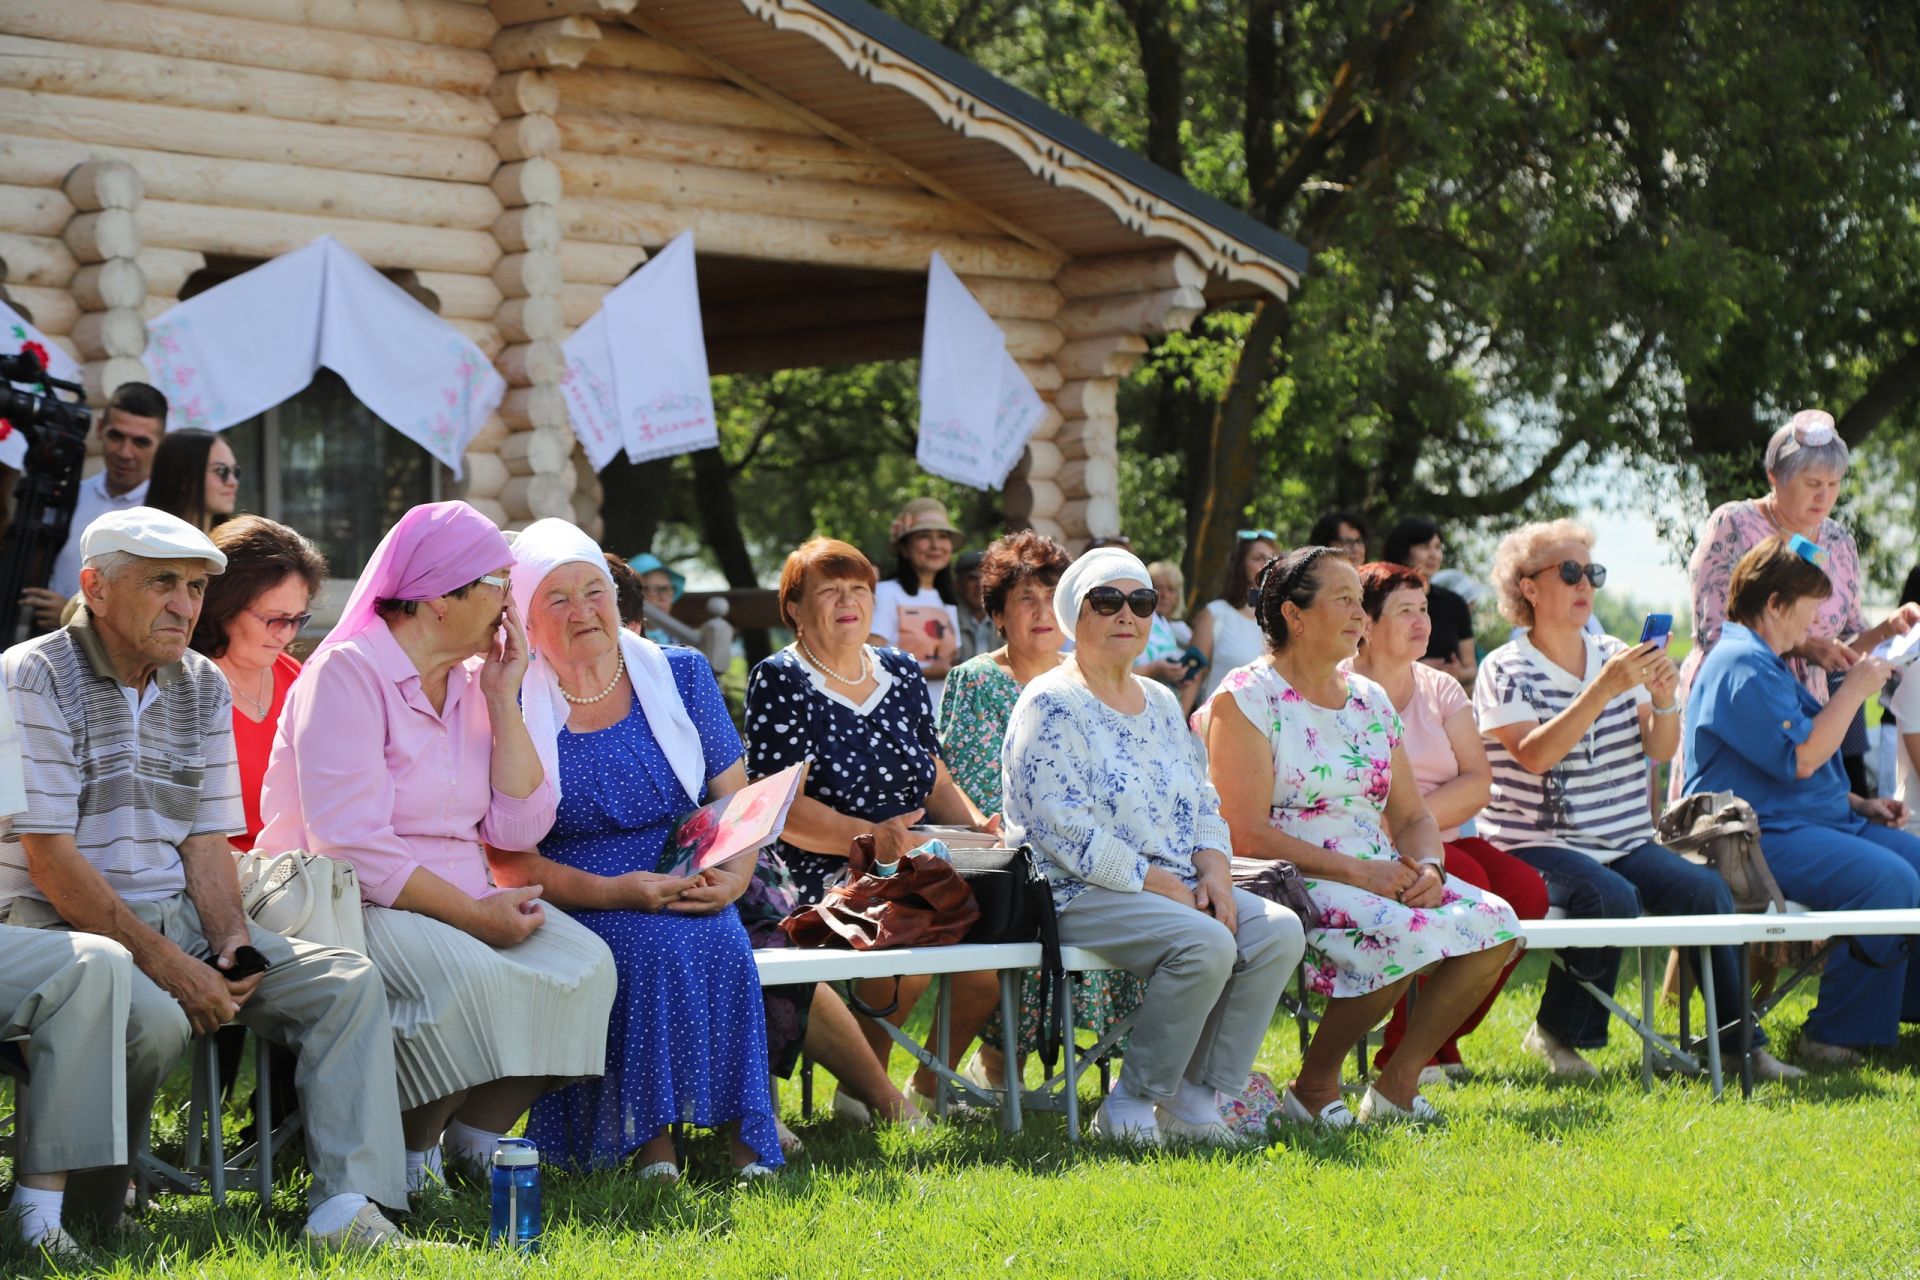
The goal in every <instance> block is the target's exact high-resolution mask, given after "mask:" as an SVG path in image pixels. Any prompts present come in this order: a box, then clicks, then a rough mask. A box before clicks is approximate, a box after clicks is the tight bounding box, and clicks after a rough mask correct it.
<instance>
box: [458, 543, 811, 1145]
mask: <svg viewBox="0 0 1920 1280" xmlns="http://www.w3.org/2000/svg"><path fill="white" fill-rule="evenodd" d="M556 526H557V527H556ZM514 551H515V568H514V582H513V587H514V594H515V596H516V597H523V596H524V597H525V602H524V603H523V604H522V608H523V609H525V610H526V613H525V614H524V616H525V617H527V618H528V620H529V625H528V638H529V640H530V641H531V643H532V645H533V647H534V650H535V652H536V654H537V655H538V658H537V660H536V663H535V670H534V671H530V672H529V676H528V681H527V688H526V691H525V692H524V693H523V695H522V708H523V710H524V711H525V713H526V715H527V723H528V728H529V730H530V731H532V732H533V735H534V741H535V744H536V746H537V747H539V748H541V749H542V750H543V753H544V752H545V750H546V749H547V748H548V747H549V746H550V747H551V749H552V754H551V755H550V756H549V759H550V760H551V761H552V764H551V766H550V767H551V768H552V770H553V772H554V774H555V776H556V778H557V781H558V783H559V785H560V804H559V811H558V815H557V816H556V818H555V820H554V825H553V830H552V831H551V832H549V833H548V835H547V838H546V839H545V840H543V841H541V844H540V851H539V852H538V853H527V854H522V855H520V856H519V857H517V858H496V860H495V862H494V868H495V876H496V878H498V879H500V880H501V882H502V883H506V882H507V881H509V880H511V881H512V882H514V883H518V884H538V885H540V886H542V889H543V893H542V896H543V897H544V898H545V899H546V900H548V901H550V902H553V903H555V904H556V905H561V904H564V905H565V907H566V909H567V910H568V911H569V912H570V914H571V915H572V916H573V918H574V919H576V920H578V921H579V922H580V923H581V924H583V925H585V926H586V927H587V928H589V929H591V930H593V931H594V932H595V933H597V934H599V935H600V936H601V937H602V938H603V939H605V941H606V943H607V945H608V946H609V947H610V948H611V949H612V951H613V954H614V959H615V961H616V962H617V965H618V972H619V980H620V985H619V994H618V996H617V997H616V999H615V1000H614V1005H613V1016H612V1024H611V1027H610V1028H609V1034H608V1038H607V1066H606V1074H605V1075H604V1076H602V1077H600V1078H598V1079H588V1080H580V1081H576V1082H574V1083H572V1084H570V1085H568V1086H566V1087H565V1088H562V1089H559V1090H556V1091H555V1092H552V1093H549V1094H547V1095H546V1097H544V1098H542V1099H541V1100H540V1101H539V1103H537V1104H536V1105H535V1107H534V1109H533V1112H532V1115H531V1118H530V1119H529V1121H528V1124H527V1136H528V1137H530V1138H532V1139H533V1141H534V1142H535V1144H536V1145H538V1147H539V1148H540V1151H541V1153H542V1155H543V1156H545V1157H546V1158H547V1159H549V1160H553V1161H556V1162H558V1163H562V1164H567V1165H573V1166H575V1167H603V1166H607V1165H611V1164H616V1163H619V1162H621V1161H624V1160H628V1159H632V1160H633V1161H634V1163H635V1164H636V1165H637V1166H638V1167H639V1169H640V1172H641V1174H642V1176H647V1177H657V1178H665V1179H675V1178H678V1176H679V1169H678V1167H677V1166H676V1165H675V1163H674V1153H673V1143H672V1140H671V1137H670V1133H669V1128H668V1126H670V1125H672V1124H673V1123H675V1122H686V1123H690V1124H694V1125H698V1126H702V1127H707V1126H719V1125H725V1124H731V1125H733V1126H734V1137H733V1164H734V1167H735V1169H736V1170H737V1171H738V1172H740V1173H741V1174H742V1175H743V1176H760V1175H762V1174H767V1173H771V1172H772V1171H774V1170H775V1169H777V1168H778V1167H779V1166H780V1164H781V1162H782V1158H781V1152H780V1141H779V1138H778V1136H777V1132H776V1129H775V1125H774V1116H773V1107H772V1098H771V1094H770V1092H769V1090H768V1087H767V1044H766V1021H765V1016H764V1013H763V1010H762V1005H761V998H760V982H759V977H758V973H757V971H756V970H755V967H754V962H753V951H752V946H751V944H750V943H749V942H748V940H747V933H746V930H745V928H744V927H743V926H742V924H741V921H740V915H739V912H738V910H737V909H736V908H735V906H734V901H735V899H737V898H738V897H739V896H740V895H741V893H742V892H744V891H745V889H746V887H747V884H748V882H749V880H750V879H751V877H752V874H753V866H754V862H755V858H754V856H753V855H742V856H741V857H738V858H735V859H733V860H731V861H730V862H727V863H723V864H721V865H720V866H719V867H716V868H713V869H710V870H708V871H706V872H703V873H701V874H700V875H698V876H691V877H669V876H665V875H662V874H660V873H659V871H658V864H659V861H660V857H661V853H662V850H663V849H664V847H665V845H666V842H667V837H668V835H669V834H670V833H671V831H672V829H673V826H674V823H675V820H676V819H677V818H678V817H680V816H681V815H684V814H685V813H687V812H688V811H689V810H691V809H693V808H694V807H695V806H696V805H698V804H701V803H705V802H706V801H708V800H710V799H713V798H715V797H717V796H723V795H726V794H729V793H730V792H733V791H735V790H738V789H739V788H740V787H742V786H744V785H745V784H746V770H745V766H744V763H743V760H742V755H743V752H742V748H741V744H740V737H739V734H738V733H737V732H735V730H734V727H733V722H732V720H731V719H730V718H729V716H728V714H727V707H726V702H725V700H724V699H723V698H722V697H721V694H720V688H719V686H718V685H717V684H716V683H715V682H714V678H713V672H712V671H711V670H710V669H709V668H708V666H707V662H706V659H705V658H704V657H703V656H702V655H701V654H700V653H698V652H696V651H694V650H691V649H669V650H663V649H661V648H660V647H658V646H656V645H654V644H652V642H650V641H646V640H643V639H641V638H640V637H638V636H635V635H633V634H632V633H631V632H625V631H623V630H622V629H621V626H620V620H619V615H618V613H617V611H616V609H615V595H614V587H613V582H612V579H611V578H610V577H609V575H608V573H607V568H606V561H605V558H604V557H603V556H602V555H601V553H600V550H599V548H598V547H597V546H595V545H594V544H593V543H592V541H591V540H590V539H588V538H587V537H586V535H585V534H584V533H581V532H580V531H579V530H578V529H575V528H573V526H571V525H567V524H564V523H563V522H561V521H555V520H543V521H540V522H538V523H536V524H535V525H533V526H531V527H530V528H529V529H528V530H527V531H526V533H524V534H522V535H521V538H520V540H519V541H518V542H517V543H516V544H515V548H514ZM542 672H544V673H545V682H544V684H543V683H542V681H541V680H540V679H536V676H537V675H540V674H542ZM555 695H557V696H555Z"/></svg>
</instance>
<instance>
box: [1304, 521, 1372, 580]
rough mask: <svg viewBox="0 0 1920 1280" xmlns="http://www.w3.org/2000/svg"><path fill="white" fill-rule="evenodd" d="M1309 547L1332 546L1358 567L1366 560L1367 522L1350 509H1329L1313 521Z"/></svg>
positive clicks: (1308, 540)
mask: <svg viewBox="0 0 1920 1280" xmlns="http://www.w3.org/2000/svg"><path fill="white" fill-rule="evenodd" d="M1307 545H1308V546H1310V547H1332V548H1333V549H1334V550H1335V551H1338V552H1339V553H1340V554H1341V555H1343V556H1345V557H1346V558H1347V559H1349V560H1351V561H1352V562H1353V567H1354V568H1356V569H1358V568H1359V567H1360V566H1361V565H1363V564H1365V563H1366V562H1367V524H1366V521H1364V520H1362V519H1361V518H1360V517H1359V516H1357V515H1355V514H1353V512H1351V511H1329V512H1327V514H1325V515H1323V516H1321V517H1320V518H1319V519H1318V520H1315V521H1314V522H1313V529H1312V531H1311V532H1309V533H1308V534H1307Z"/></svg>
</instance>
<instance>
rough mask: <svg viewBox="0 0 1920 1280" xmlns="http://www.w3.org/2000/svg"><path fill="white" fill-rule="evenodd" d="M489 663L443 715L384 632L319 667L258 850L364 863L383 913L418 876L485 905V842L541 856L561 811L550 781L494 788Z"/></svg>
mask: <svg viewBox="0 0 1920 1280" xmlns="http://www.w3.org/2000/svg"><path fill="white" fill-rule="evenodd" d="M480 664H481V660H480V659H479V658H473V659H470V660H469V661H468V662H467V663H466V664H464V665H463V666H458V667H455V668H454V669H453V670H452V671H451V672H449V673H448V675H447V696H446V699H445V705H444V706H443V707H442V708H441V710H440V711H438V712H436V711H434V709H433V704H432V703H431V702H429V701H427V696H426V694H425V692H424V691H422V689H421V687H420V673H419V672H418V671H416V670H415V669H414V666H413V662H412V660H411V659H410V658H408V657H407V654H406V651H405V650H403V649H402V648H401V647H400V645H399V642H398V641H396V640H395V639H394V638H393V633H392V632H390V631H388V630H387V628H386V625H385V624H384V623H378V622H376V623H375V624H374V625H373V626H371V627H368V628H367V629H366V630H365V631H363V632H361V633H360V634H359V635H356V636H354V637H353V638H351V639H349V640H346V641H344V642H342V643H341V644H338V645H336V646H334V647H333V648H331V649H328V650H327V651H326V652H324V653H322V654H321V655H320V656H319V657H317V658H315V659H314V660H313V661H311V662H309V663H308V664H307V665H306V668H305V670H304V671H303V672H302V673H301V676H300V679H299V681H298V682H297V683H295V685H294V686H293V688H292V690H291V691H289V693H288V694H287V703H286V709H285V710H284V711H283V712H282V713H281V716H280V728H279V731H278V732H277V733H276V734H275V735H274V740H273V755H272V757H271V758H270V759H269V761H268V763H267V775H266V780H265V782H264V783H263V784H262V787H261V794H260V813H261V816H262V817H264V818H265V819H266V826H265V827H264V828H262V829H261V832H260V837H259V839H258V840H257V841H256V842H255V844H254V848H255V849H256V851H258V852H261V853H282V852H285V851H286V850H288V849H304V850H306V851H307V852H308V853H318V854H324V855H326V856H327V857H330V858H342V859H344V860H346V861H348V862H351V863H352V864H353V866H354V870H355V871H356V872H357V873H358V874H359V877H360V892H361V896H362V897H364V898H365V899H366V900H367V901H368V902H370V903H373V904H374V905H375V906H381V907H390V906H392V905H393V900H394V899H395V898H397V897H398V896H399V895H400V891H401V889H403V888H404V887H405V886H406V883H407V878H408V877H409V876H411V875H412V874H413V873H414V870H415V869H416V868H425V869H426V870H428V871H431V872H432V873H433V874H434V875H436V876H439V877H440V878H441V879H442V880H445V881H446V882H447V883H449V884H451V885H453V886H454V887H455V888H456V889H459V890H460V891H461V892H463V893H466V894H468V895H470V896H472V897H475V898H482V897H485V896H486V895H488V894H490V893H492V892H494V890H493V887H492V885H491V884H490V883H489V882H488V878H487V860H486V851H485V850H484V849H483V848H482V847H481V843H482V842H483V841H484V842H486V843H487V844H491V845H495V846H497V847H499V848H503V849H531V848H532V847H533V846H534V845H535V844H537V843H538V842H539V841H540V840H541V838H542V837H544V836H545V835H546V834H547V830H548V828H550V827H551V826H552V825H553V814H554V807H555V805H556V803H557V802H556V801H555V799H554V794H553V785H552V783H551V781H549V780H546V779H542V780H541V783H540V785H539V787H538V788H536V789H535V790H534V792H533V794H532V795H530V796H527V797H526V798H525V799H521V800H516V799H514V798H513V797H512V796H506V795H502V794H500V793H499V792H497V791H495V790H494V789H493V783H492V773H491V770H492V758H493V730H492V726H491V724H490V723H489V721H488V717H487V702H486V698H485V697H484V696H483V695H482V694H481V692H480Z"/></svg>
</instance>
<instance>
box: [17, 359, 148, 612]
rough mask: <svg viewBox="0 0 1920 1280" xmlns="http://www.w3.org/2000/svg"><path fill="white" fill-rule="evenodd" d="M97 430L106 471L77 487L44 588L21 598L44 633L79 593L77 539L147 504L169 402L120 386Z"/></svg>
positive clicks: (139, 387) (143, 388) (142, 386)
mask: <svg viewBox="0 0 1920 1280" xmlns="http://www.w3.org/2000/svg"><path fill="white" fill-rule="evenodd" d="M98 430H99V432H100V446H101V450H100V451H101V453H102V455H103V456H104V457H105V459H106V464H107V465H106V466H105V467H104V468H103V469H102V470H100V471H98V472H96V473H94V474H93V475H90V476H88V477H87V478H86V479H85V480H82V481H81V482H80V494H79V497H78V498H77V499H76V500H75V502H74V507H73V522H72V523H71V524H70V525H68V526H67V544H66V545H65V546H64V547H62V548H60V553H59V554H58V555H57V556H55V557H54V560H53V573H52V575H51V577H50V579H49V581H48V583H47V585H46V586H44V587H28V588H27V589H26V590H25V591H23V592H21V594H20V603H21V605H22V606H23V607H24V608H26V609H29V610H31V611H32V613H33V620H34V623H35V625H37V626H38V627H39V628H40V629H41V630H43V631H49V630H52V629H53V628H54V627H57V626H59V625H60V611H61V610H63V609H65V608H66V607H67V601H68V600H70V599H72V598H73V597H74V596H76V595H78V594H79V593H80V535H81V534H82V533H83V532H85V530H86V527H87V526H88V525H90V524H92V523H93V522H94V521H95V520H97V519H98V518H99V517H101V516H103V515H105V514H106V513H107V512H109V511H118V510H122V509H124V508H127V507H137V506H140V505H141V504H142V503H144V502H145V501H146V500H147V478H148V477H149V476H150V475H152V473H153V454H154V450H156V449H157V448H159V446H160V437H161V436H163V435H165V434H166V431H167V397H166V396H165V395H164V394H163V393H162V392H161V391H160V390H158V389H157V388H155V387H150V386H148V385H147V384H146V383H144V382H123V383H121V384H120V387H119V389H118V390H117V391H115V392H114V393H113V399H111V400H109V401H108V402H107V408H106V411H105V412H104V413H102V414H101V415H100V423H99V427H98Z"/></svg>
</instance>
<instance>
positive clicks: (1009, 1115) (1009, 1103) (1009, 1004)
mask: <svg viewBox="0 0 1920 1280" xmlns="http://www.w3.org/2000/svg"><path fill="white" fill-rule="evenodd" d="M1059 978H1060V980H1061V981H1063V982H1064V981H1065V980H1066V975H1065V974H1061V975H1059ZM1040 1016H1041V1017H1043V1018H1044V1017H1045V1016H1046V1014H1045V1013H1044V1012H1043V1013H1042V1014H1041V1015H1040ZM1019 1048H1020V972H1019V970H1017V969H1002V970H1001V971H1000V1053H1001V1055H1002V1056H1001V1067H1000V1084H1001V1088H1002V1091H1003V1092H1004V1093H1005V1095H1006V1097H1005V1101H1004V1102H1003V1103H1002V1107H1003V1110H1004V1112H1005V1118H1006V1126H1007V1132H1008V1133H1018V1132H1020V1126H1021V1123H1022V1117H1021V1114H1020V1102H1021V1095H1022V1094H1023V1093H1025V1092H1026V1087H1027V1082H1026V1081H1025V1080H1023V1079H1021V1074H1020V1057H1019V1053H1018V1050H1019Z"/></svg>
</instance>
